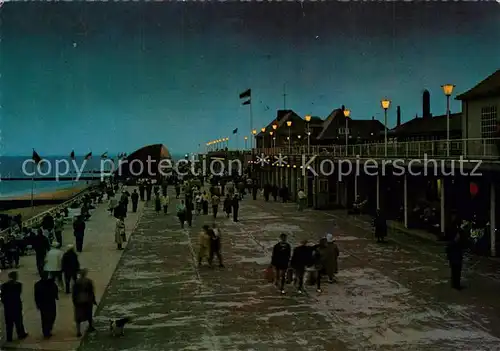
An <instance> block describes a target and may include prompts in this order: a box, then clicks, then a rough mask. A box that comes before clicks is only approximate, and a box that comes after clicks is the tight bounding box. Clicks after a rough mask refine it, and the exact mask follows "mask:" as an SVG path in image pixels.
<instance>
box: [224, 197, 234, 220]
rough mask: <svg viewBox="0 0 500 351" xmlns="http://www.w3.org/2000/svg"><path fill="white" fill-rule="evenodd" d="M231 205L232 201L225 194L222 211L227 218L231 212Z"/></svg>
mask: <svg viewBox="0 0 500 351" xmlns="http://www.w3.org/2000/svg"><path fill="white" fill-rule="evenodd" d="M232 206H233V202H232V199H231V197H230V196H226V198H225V199H224V212H226V217H227V218H229V215H230V214H231V207H232Z"/></svg>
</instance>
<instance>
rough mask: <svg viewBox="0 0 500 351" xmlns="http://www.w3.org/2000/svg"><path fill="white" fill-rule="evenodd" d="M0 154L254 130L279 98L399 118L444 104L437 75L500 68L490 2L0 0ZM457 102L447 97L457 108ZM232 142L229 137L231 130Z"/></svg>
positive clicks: (467, 78)
mask: <svg viewBox="0 0 500 351" xmlns="http://www.w3.org/2000/svg"><path fill="white" fill-rule="evenodd" d="M0 11H1V20H2V24H1V27H0V30H1V38H2V41H1V46H0V72H1V73H2V76H1V78H0V89H1V90H0V92H1V105H2V109H1V110H0V113H1V120H0V127H1V130H2V141H1V142H2V147H1V149H0V151H1V153H2V154H8V155H19V154H29V153H30V152H31V148H36V149H37V150H38V151H39V152H40V154H42V155H48V154H66V153H69V152H70V151H71V149H75V151H76V153H77V154H84V153H86V152H88V151H89V150H92V151H94V152H95V153H96V154H97V153H102V152H104V151H106V150H108V151H109V152H111V153H113V152H120V151H125V152H130V151H133V150H134V149H136V148H138V147H141V146H143V145H145V144H151V143H163V144H165V145H166V146H167V147H168V148H169V149H170V150H171V152H173V153H184V152H192V151H196V150H197V148H198V144H202V146H204V144H205V143H206V141H208V140H211V139H215V138H218V137H224V136H229V137H232V135H231V134H230V133H231V131H232V130H233V129H234V128H239V130H240V136H239V137H240V141H239V145H240V146H242V145H243V135H244V134H247V135H248V133H249V118H248V109H247V106H240V100H239V98H238V94H239V93H240V92H242V91H243V90H245V89H246V88H252V91H253V111H254V122H255V123H254V125H255V128H257V129H259V128H260V127H262V126H263V125H264V124H267V123H268V122H269V121H270V120H271V119H272V118H274V116H275V115H276V109H279V108H282V107H283V96H282V94H283V84H284V83H286V91H287V108H291V109H293V110H295V111H296V112H297V113H299V114H300V115H304V114H308V113H309V114H313V115H318V116H321V117H325V116H327V115H328V114H329V113H330V112H331V111H332V110H333V109H334V108H336V107H338V106H340V105H342V104H344V105H346V106H347V107H349V108H350V109H351V111H352V114H351V116H352V117H353V118H370V117H371V116H375V117H376V118H381V117H382V115H383V113H382V111H381V109H380V103H379V101H380V98H382V97H384V96H387V97H389V98H391V100H392V101H393V106H394V108H392V109H391V110H390V124H391V126H392V125H393V124H394V123H395V111H396V109H395V106H396V105H400V106H401V110H402V115H403V120H408V119H410V118H412V117H414V116H415V114H416V113H419V114H421V93H422V91H423V89H424V88H427V89H428V90H429V91H430V92H431V105H432V112H433V113H434V114H435V115H437V114H442V113H444V112H445V105H446V102H445V98H444V96H443V94H442V92H441V90H440V85H441V84H443V83H447V82H451V83H453V84H456V85H457V88H456V89H457V92H462V91H464V90H467V89H469V88H470V87H472V86H473V85H474V84H476V83H477V82H478V81H480V80H481V79H483V78H484V77H486V76H487V75H489V74H490V73H492V72H493V71H495V70H496V69H498V68H500V45H498V43H499V42H500V5H499V4H497V3H495V2H490V3H465V2H455V3H442V2H437V3H428V4H416V3H397V4H396V3H371V4H370V3H354V2H348V3H330V4H326V3H307V2H305V3H304V4H303V6H302V5H300V3H280V4H278V3H271V4H268V3H260V4H258V3H255V2H252V3H205V4H201V3H139V4H137V3H131V2H118V3H100V2H95V3H47V2H44V3H35V2H26V3H6V4H4V5H3V7H2V8H1V10H0ZM459 109H460V105H459V104H458V103H456V102H454V103H453V104H452V111H457V110H459ZM231 145H232V146H235V140H232V141H231Z"/></svg>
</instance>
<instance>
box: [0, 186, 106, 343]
mask: <svg viewBox="0 0 500 351" xmlns="http://www.w3.org/2000/svg"><path fill="white" fill-rule="evenodd" d="M105 191H106V186H105V185H104V184H102V185H101V186H99V187H96V188H94V189H90V190H89V191H88V192H87V194H85V195H84V196H83V197H81V198H79V199H78V200H77V201H74V202H73V203H72V204H71V205H70V206H69V207H67V208H64V209H61V210H60V211H59V212H57V213H55V214H54V216H53V215H52V214H51V213H48V214H47V215H45V216H44V217H43V219H42V221H41V223H40V224H39V225H38V226H37V227H23V226H22V222H16V225H14V226H12V227H11V228H10V229H9V233H8V234H7V240H5V238H0V250H1V254H0V258H1V262H2V265H3V267H4V268H5V267H7V268H19V257H20V256H24V255H30V254H31V252H34V254H35V255H34V256H35V262H36V268H37V271H38V274H39V276H40V279H39V281H37V282H36V283H35V285H34V291H35V293H34V300H35V305H36V307H37V309H38V311H39V313H40V317H41V329H42V333H43V336H44V337H45V338H50V337H51V336H52V329H53V326H54V323H55V320H56V317H57V301H58V300H59V292H60V291H61V292H64V293H66V294H68V295H71V298H72V302H73V307H74V312H75V323H76V334H77V336H81V335H82V334H81V329H80V325H81V323H83V322H88V323H89V328H88V331H89V332H92V331H94V330H95V329H94V327H93V323H92V315H93V312H92V311H93V306H94V305H96V304H97V303H96V301H95V293H94V285H93V282H92V280H90V279H89V278H88V277H87V270H86V269H81V267H80V262H79V257H78V254H79V253H81V252H82V251H83V243H84V237H85V228H86V225H85V222H86V221H88V220H90V218H91V216H92V210H93V209H95V208H96V207H97V205H98V204H99V203H101V202H102V200H103V196H104V194H105ZM74 210H78V211H76V212H75V211H74ZM71 213H73V214H74V216H73V218H72V219H71V216H70V214H71ZM67 220H72V227H73V236H74V244H73V243H68V244H66V247H65V248H64V249H63V248H62V247H63V241H65V239H64V236H63V231H64V226H65V223H66V221H67ZM75 246H76V250H75ZM8 278H9V280H8V281H7V282H5V283H3V284H2V285H1V293H0V294H1V295H0V297H1V301H2V304H3V306H4V318H5V329H6V339H7V342H10V341H12V340H13V332H14V328H15V330H16V332H17V336H18V339H24V338H26V337H27V336H28V333H27V332H26V330H25V328H24V323H23V303H22V298H21V295H22V286H23V284H22V283H21V282H20V281H19V273H18V272H17V271H15V270H14V271H10V272H9V274H8Z"/></svg>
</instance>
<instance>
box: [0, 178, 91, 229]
mask: <svg viewBox="0 0 500 351" xmlns="http://www.w3.org/2000/svg"><path fill="white" fill-rule="evenodd" d="M86 187H87V186H80V187H71V188H63V189H57V190H53V191H46V192H43V193H40V194H34V196H33V199H34V201H37V200H52V201H60V202H61V203H63V202H65V201H67V200H69V199H71V198H72V197H73V196H75V195H76V194H78V193H79V192H81V191H82V190H83V189H85V188H86ZM27 200H31V194H29V195H22V196H19V197H12V198H0V203H1V202H2V201H27ZM55 206H57V204H44V205H36V204H35V206H33V207H31V206H26V207H16V208H11V209H8V210H2V211H0V213H1V214H7V215H10V216H15V215H18V214H20V215H21V216H22V220H23V221H25V220H27V219H29V218H32V217H34V216H36V215H38V214H40V213H42V212H45V211H48V210H50V209H51V208H54V207H55Z"/></svg>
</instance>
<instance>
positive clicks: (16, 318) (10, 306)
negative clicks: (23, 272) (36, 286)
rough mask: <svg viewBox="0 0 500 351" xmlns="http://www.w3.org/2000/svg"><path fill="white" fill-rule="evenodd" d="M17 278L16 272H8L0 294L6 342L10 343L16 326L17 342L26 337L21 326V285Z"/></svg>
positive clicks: (26, 334)
mask: <svg viewBox="0 0 500 351" xmlns="http://www.w3.org/2000/svg"><path fill="white" fill-rule="evenodd" d="M17 278H18V277H17V272H16V271H13V272H9V281H8V282H6V283H3V284H2V286H1V292H0V297H1V299H2V303H3V312H4V316H5V333H6V337H7V342H11V341H12V334H13V332H14V326H16V332H17V338H18V339H19V340H22V339H26V337H27V336H28V333H26V330H24V324H23V303H22V301H21V293H22V290H23V285H22V284H21V283H20V282H18V281H17Z"/></svg>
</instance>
